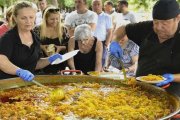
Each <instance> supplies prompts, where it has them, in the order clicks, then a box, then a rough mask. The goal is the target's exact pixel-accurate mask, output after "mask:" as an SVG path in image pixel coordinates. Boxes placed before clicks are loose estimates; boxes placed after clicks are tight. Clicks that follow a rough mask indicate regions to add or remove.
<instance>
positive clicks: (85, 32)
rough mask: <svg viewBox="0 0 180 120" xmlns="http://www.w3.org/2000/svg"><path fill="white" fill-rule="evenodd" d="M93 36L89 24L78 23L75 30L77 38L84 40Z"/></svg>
mask: <svg viewBox="0 0 180 120" xmlns="http://www.w3.org/2000/svg"><path fill="white" fill-rule="evenodd" d="M91 36H92V29H91V27H90V26H89V25H87V24H82V25H78V26H77V27H76V28H75V31H74V39H75V40H84V39H87V38H89V37H91Z"/></svg>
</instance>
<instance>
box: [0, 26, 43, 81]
mask: <svg viewBox="0 0 180 120" xmlns="http://www.w3.org/2000/svg"><path fill="white" fill-rule="evenodd" d="M31 33H32V37H33V44H32V45H31V47H30V48H29V47H28V46H26V45H24V44H22V42H21V40H20V37H19V34H18V30H17V27H14V28H13V29H11V30H9V31H8V32H7V33H6V34H5V35H4V36H3V37H1V38H0V54H2V55H5V56H6V57H7V58H8V59H9V60H10V62H12V63H13V64H14V65H16V66H18V67H20V68H22V69H26V70H29V71H31V72H32V73H34V72H35V67H36V64H37V61H38V60H39V58H40V43H39V38H38V36H37V35H36V34H34V32H33V31H31ZM11 77H17V76H15V75H9V74H6V73H4V72H3V71H0V79H5V78H11Z"/></svg>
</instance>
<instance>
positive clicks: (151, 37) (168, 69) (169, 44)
mask: <svg viewBox="0 0 180 120" xmlns="http://www.w3.org/2000/svg"><path fill="white" fill-rule="evenodd" d="M126 33H127V36H128V38H129V39H131V40H133V41H134V42H135V43H137V44H138V45H140V50H139V60H138V69H137V73H136V76H142V75H147V74H156V75H162V74H165V73H173V74H175V73H180V62H179V61H180V48H179V47H180V27H178V30H177V32H176V33H175V36H174V37H173V38H171V39H169V40H167V41H165V42H163V43H160V42H159V39H158V37H157V35H156V33H155V32H154V31H153V22H152V21H148V22H147V21H146V22H140V23H137V24H129V25H127V26H126ZM173 84H175V83H173ZM176 85H179V83H176V84H175V86H176ZM176 88H177V89H179V90H177V89H176V91H179V93H178V92H177V93H178V94H179V95H180V86H179V87H176Z"/></svg>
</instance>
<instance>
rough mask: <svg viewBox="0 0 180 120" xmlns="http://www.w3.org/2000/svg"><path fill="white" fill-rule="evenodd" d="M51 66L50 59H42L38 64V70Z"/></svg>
mask: <svg viewBox="0 0 180 120" xmlns="http://www.w3.org/2000/svg"><path fill="white" fill-rule="evenodd" d="M49 64H50V62H49V60H48V57H47V58H40V59H39V60H38V62H37V64H36V68H35V69H36V70H38V69H42V68H44V67H46V66H48V65H49Z"/></svg>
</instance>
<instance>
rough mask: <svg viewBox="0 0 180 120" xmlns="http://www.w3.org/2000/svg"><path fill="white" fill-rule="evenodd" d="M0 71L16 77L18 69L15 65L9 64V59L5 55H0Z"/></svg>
mask: <svg viewBox="0 0 180 120" xmlns="http://www.w3.org/2000/svg"><path fill="white" fill-rule="evenodd" d="M0 61H1V62H0V70H1V71H3V72H5V73H7V74H10V75H16V71H17V70H18V69H19V67H17V66H16V65H14V64H13V63H11V62H10V61H9V59H8V58H7V57H6V56H5V55H2V54H1V55H0Z"/></svg>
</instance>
